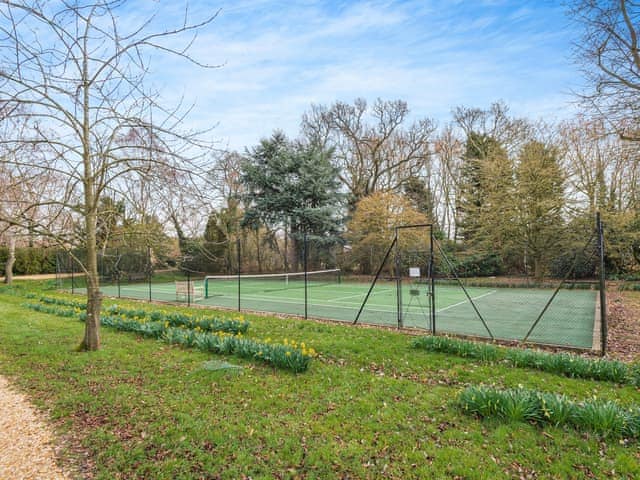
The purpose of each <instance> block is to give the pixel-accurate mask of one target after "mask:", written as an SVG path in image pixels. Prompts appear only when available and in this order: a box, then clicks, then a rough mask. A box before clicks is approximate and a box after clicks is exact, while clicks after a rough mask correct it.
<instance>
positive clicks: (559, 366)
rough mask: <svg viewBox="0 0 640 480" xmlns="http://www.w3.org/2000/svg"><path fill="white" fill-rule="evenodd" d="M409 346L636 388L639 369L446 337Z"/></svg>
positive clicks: (419, 341) (614, 363) (620, 364)
mask: <svg viewBox="0 0 640 480" xmlns="http://www.w3.org/2000/svg"><path fill="white" fill-rule="evenodd" d="M413 346H414V347H415V348H419V349H423V350H427V351H431V352H443V353H450V354H453V355H458V356H460V357H465V358H474V359H478V360H482V361H484V362H495V361H499V360H503V361H505V362H506V363H508V364H511V365H513V366H514V367H521V368H534V369H536V370H542V371H544V372H550V373H556V374H559V375H565V376H567V377H572V378H589V379H593V380H603V381H608V382H616V383H628V384H631V385H635V386H640V365H635V364H634V365H628V364H626V363H623V362H620V361H617V360H607V359H592V358H585V357H579V356H577V355H572V354H569V353H548V352H542V351H539V350H531V349H518V348H504V347H498V346H496V345H492V344H487V343H479V342H470V341H467V340H459V339H457V338H449V337H432V336H425V337H420V338H417V339H415V340H414V341H413Z"/></svg>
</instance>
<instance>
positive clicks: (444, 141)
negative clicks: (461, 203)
mask: <svg viewBox="0 0 640 480" xmlns="http://www.w3.org/2000/svg"><path fill="white" fill-rule="evenodd" d="M434 154H435V155H434V162H435V164H436V165H435V174H434V176H433V178H434V180H433V185H432V187H431V190H432V191H433V192H434V204H435V214H436V218H437V223H438V225H439V226H440V228H441V229H442V231H443V232H444V233H445V235H446V237H447V238H449V239H453V238H456V236H457V231H456V228H457V226H458V223H459V221H458V218H457V214H458V210H457V208H456V199H457V198H458V189H459V186H460V169H461V166H462V155H463V154H464V142H463V141H462V140H461V139H460V138H458V136H457V135H456V133H455V131H454V129H453V126H452V125H447V126H445V128H444V129H443V130H442V131H441V132H440V133H439V135H438V137H437V138H436V140H435V146H434Z"/></svg>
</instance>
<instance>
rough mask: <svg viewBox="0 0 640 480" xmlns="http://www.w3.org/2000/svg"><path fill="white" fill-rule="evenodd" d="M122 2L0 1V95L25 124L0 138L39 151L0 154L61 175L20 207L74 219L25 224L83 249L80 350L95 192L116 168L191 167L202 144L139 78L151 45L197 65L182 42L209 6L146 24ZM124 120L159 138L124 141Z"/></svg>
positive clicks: (92, 253) (93, 274) (93, 326)
mask: <svg viewBox="0 0 640 480" xmlns="http://www.w3.org/2000/svg"><path fill="white" fill-rule="evenodd" d="M127 6H128V4H127V1H126V0H94V1H90V2H80V1H74V0H72V1H69V2H41V1H36V0H32V1H2V2H0V32H1V34H2V37H3V41H2V43H1V44H0V59H1V63H0V65H2V67H1V69H0V96H2V98H3V100H4V101H5V102H6V103H7V105H8V107H9V110H10V111H11V114H10V117H12V118H20V119H24V120H25V121H26V122H27V123H28V126H29V129H28V130H27V131H25V132H24V135H20V136H14V137H11V138H6V139H3V140H2V142H3V145H4V146H5V147H6V148H7V149H8V150H11V151H19V150H20V149H24V148H25V146H31V147H33V148H35V147H37V148H38V149H39V151H40V154H41V158H40V159H29V158H25V157H24V156H12V155H8V156H6V157H4V158H3V159H2V162H4V163H5V164H7V165H9V166H11V167H14V168H19V169H24V170H33V171H39V172H40V173H41V174H42V175H45V176H46V175H49V176H51V177H56V178H60V179H62V181H63V184H62V185H60V186H59V187H58V188H56V191H55V192H43V193H42V195H41V196H40V198H39V200H38V201H37V202H34V203H33V204H31V205H25V208H23V211H24V212H25V213H28V212H29V211H31V210H33V209H36V208H39V207H40V206H42V205H46V206H47V207H48V208H50V209H52V210H54V212H52V215H55V216H59V217H64V218H65V219H66V221H67V222H74V223H75V224H76V225H78V226H79V228H77V229H74V230H64V229H60V228H54V227H53V226H52V225H50V224H46V223H43V222H39V223H37V224H36V225H35V226H33V227H32V228H34V229H35V230H36V231H37V233H38V234H41V235H46V236H48V237H49V238H52V239H55V241H56V242H58V244H59V245H61V246H63V247H65V248H67V249H69V251H70V252H71V253H73V250H72V249H73V248H74V247H83V248H84V249H86V258H81V257H79V256H76V261H77V262H79V263H80V266H81V268H82V269H83V270H84V272H85V274H86V278H87V321H86V327H85V334H84V339H83V341H82V345H81V346H82V348H83V349H86V350H96V349H98V348H99V347H100V336H99V325H100V306H101V296H100V285H99V277H98V265H97V245H96V223H97V215H98V208H99V204H100V199H101V198H102V197H103V196H104V195H109V194H112V193H113V191H114V190H117V189H118V188H119V180H120V179H121V178H123V177H125V176H129V175H147V174H148V172H149V171H150V170H152V169H156V168H159V167H162V168H164V169H167V170H172V171H181V172H197V171H198V170H199V166H198V165H196V160H195V159H196V158H197V155H198V151H197V147H202V146H204V145H203V144H202V143H198V142H197V140H196V139H197V135H196V134H197V133H198V132H195V133H194V132H192V133H189V134H180V133H176V132H178V127H179V125H180V123H181V121H182V120H183V119H184V115H185V114H186V112H185V110H184V109H183V108H181V106H178V107H176V108H173V109H166V108H165V107H163V106H162V105H161V104H160V101H159V96H158V95H157V94H152V93H151V92H150V91H149V90H146V89H145V88H144V80H145V77H146V74H147V72H148V60H149V59H150V58H151V57H152V56H153V55H158V54H168V55H171V56H174V57H178V58H180V59H183V60H186V61H187V62H191V63H193V64H195V65H199V66H203V67H204V66H206V65H203V64H200V63H198V62H196V61H195V60H194V59H193V58H192V57H191V56H190V54H189V47H190V46H191V44H192V41H193V40H194V36H195V35H196V33H197V32H198V31H200V30H202V29H204V28H205V27H207V26H208V25H209V24H211V22H212V21H213V19H214V18H215V16H216V14H215V13H214V14H213V15H212V16H209V17H206V18H204V19H202V20H201V21H199V22H197V23H191V22H190V20H189V18H188V12H187V10H186V9H185V15H184V18H183V19H182V20H179V24H178V25H177V26H175V27H171V28H167V29H160V30H154V27H153V23H154V22H153V17H152V18H147V19H144V20H142V21H141V22H140V23H139V24H138V25H137V26H133V27H132V28H130V29H127V30H122V29H121V28H120V20H119V19H120V18H121V17H122V16H124V15H127V14H128V15H131V8H128V9H127V8H126V7H127ZM172 18H175V17H172ZM130 23H133V22H130ZM151 109H152V110H153V112H154V116H153V122H152V121H151V115H150V114H149V111H150V110H151ZM25 112H27V113H25ZM132 128H133V129H136V128H138V129H143V130H144V129H147V130H151V129H152V130H153V132H154V137H155V138H158V139H159V141H158V142H154V144H153V145H152V146H150V145H144V144H141V143H140V142H134V141H131V142H129V141H128V140H127V134H128V133H129V132H130V131H131V129H132ZM149 149H151V150H152V153H151V154H149ZM160 154H161V155H160Z"/></svg>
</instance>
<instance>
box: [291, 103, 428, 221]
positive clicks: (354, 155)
mask: <svg viewBox="0 0 640 480" xmlns="http://www.w3.org/2000/svg"><path fill="white" fill-rule="evenodd" d="M367 107H368V106H367V102H366V101H365V100H364V99H361V98H359V99H356V100H355V102H354V103H353V105H350V104H347V103H343V102H336V103H334V104H333V105H332V106H331V107H329V108H327V107H326V106H323V105H312V106H311V111H310V112H308V113H306V114H305V115H304V116H303V119H302V131H303V134H304V135H305V137H306V138H307V140H308V141H310V142H312V143H316V144H318V145H320V146H321V147H322V148H323V149H333V158H334V159H335V161H336V163H337V165H336V166H337V167H338V168H339V169H340V174H339V177H340V180H341V181H342V183H343V184H344V185H345V186H346V187H347V189H348V190H349V192H350V194H351V198H350V206H351V209H352V210H353V208H354V207H355V204H356V203H357V201H358V200H360V199H361V198H363V197H365V196H367V195H369V194H371V193H373V192H376V191H379V190H391V191H397V192H399V191H400V190H401V189H402V187H403V185H404V183H405V182H406V181H407V179H409V178H411V177H422V176H424V173H425V172H424V169H425V165H426V164H427V162H428V161H429V157H430V155H431V151H430V141H431V135H432V134H433V132H434V131H435V124H434V122H433V121H432V120H430V119H428V118H425V119H422V120H418V121H417V122H414V123H412V124H410V125H408V126H405V122H406V121H407V118H408V115H409V108H408V106H407V103H406V102H403V101H402V100H394V101H383V100H380V99H378V100H377V101H376V102H375V103H374V104H373V105H372V106H371V108H370V110H369V109H368V108H367ZM369 117H370V118H371V119H372V122H370V121H368V120H369Z"/></svg>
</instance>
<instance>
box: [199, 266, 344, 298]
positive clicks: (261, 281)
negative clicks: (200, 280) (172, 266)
mask: <svg viewBox="0 0 640 480" xmlns="http://www.w3.org/2000/svg"><path fill="white" fill-rule="evenodd" d="M305 282H306V285H307V287H319V286H322V285H330V284H336V283H340V269H339V268H333V269H328V270H314V271H310V272H291V273H261V274H251V275H207V276H206V277H205V278H204V295H205V298H209V297H213V296H219V295H229V294H234V293H235V292H237V291H238V289H239V288H240V289H241V290H242V293H243V294H246V293H249V294H250V293H260V292H271V291H277V290H286V289H289V288H304V286H305Z"/></svg>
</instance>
